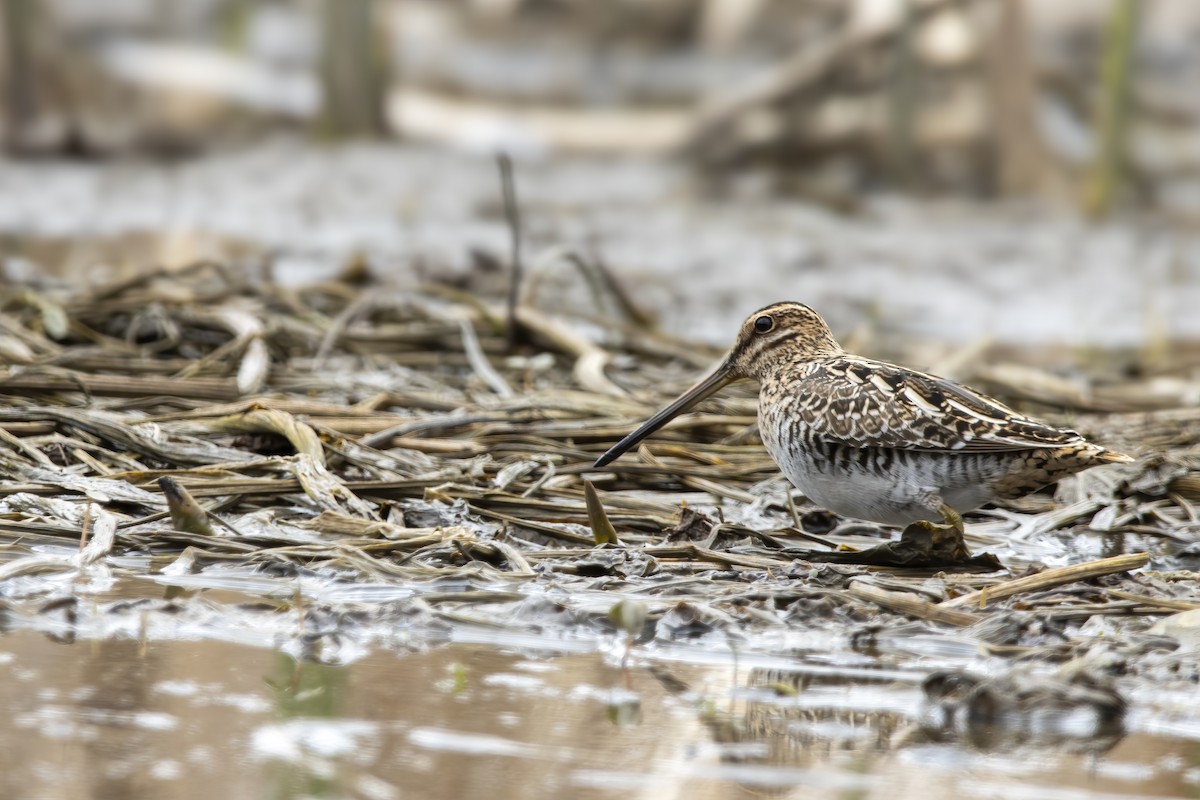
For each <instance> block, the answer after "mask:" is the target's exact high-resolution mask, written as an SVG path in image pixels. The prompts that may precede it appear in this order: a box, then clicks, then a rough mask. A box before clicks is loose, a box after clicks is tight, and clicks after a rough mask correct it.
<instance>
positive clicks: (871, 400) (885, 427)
mask: <svg viewBox="0 0 1200 800" xmlns="http://www.w3.org/2000/svg"><path fill="white" fill-rule="evenodd" d="M797 390H798V391H797V396H796V397H795V398H794V403H795V406H794V409H795V412H797V413H801V414H803V415H804V417H805V419H806V422H807V424H808V426H809V429H810V430H811V431H812V434H813V435H814V436H815V437H818V438H820V439H823V440H825V441H834V442H840V443H843V444H847V445H851V446H854V447H887V448H895V449H901V450H928V451H949V452H958V453H979V452H1000V451H1011V450H1028V449H1033V448H1041V447H1059V446H1062V445H1069V444H1073V443H1078V442H1080V441H1081V440H1082V437H1080V435H1079V434H1078V433H1076V432H1075V431H1071V430H1065V429H1061V428H1055V427H1053V426H1050V425H1047V424H1046V423H1044V422H1039V421H1037V420H1035V419H1030V418H1029V417H1026V416H1025V415H1023V414H1021V413H1019V412H1017V411H1014V410H1013V409H1011V408H1008V407H1006V406H1004V405H1003V404H1001V403H999V402H997V401H995V400H992V399H991V398H989V397H986V396H984V395H982V394H980V393H979V392H976V391H975V390H973V389H970V388H968V387H966V386H962V385H961V384H957V383H954V382H953V381H950V380H947V379H945V378H939V377H937V376H935V375H928V374H926V373H923V372H917V371H916V370H910V369H906V368H904V367H900V366H897V365H895V364H888V363H886V362H881V361H872V360H869V359H864V358H857V357H853V356H842V357H838V358H835V359H830V360H827V361H823V362H820V363H818V364H814V365H813V367H812V369H811V371H810V372H809V373H808V375H807V376H806V377H805V379H804V380H803V381H802V385H801V386H798V387H797Z"/></svg>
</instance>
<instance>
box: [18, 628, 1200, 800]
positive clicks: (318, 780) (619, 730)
mask: <svg viewBox="0 0 1200 800" xmlns="http://www.w3.org/2000/svg"><path fill="white" fill-rule="evenodd" d="M534 644H536V643H534ZM554 648H555V646H554V644H553V643H551V642H543V643H542V646H540V647H538V646H532V647H531V642H525V643H524V644H523V646H522V647H515V646H513V647H506V646H503V645H502V644H501V645H499V646H492V645H483V644H471V643H465V642H464V643H456V644H450V645H447V646H442V647H436V648H432V649H429V650H423V651H417V652H396V651H393V650H388V649H374V650H372V651H371V652H370V653H369V654H367V655H366V656H365V657H363V658H361V659H359V660H357V661H355V662H353V663H350V664H347V665H342V666H337V665H323V664H317V663H298V662H297V661H295V660H293V659H292V658H291V657H290V656H288V655H284V654H282V653H280V652H274V651H272V650H269V649H262V648H255V647H250V646H245V645H236V644H229V643H224V642H215V641H188V640H178V639H175V640H149V641H138V640H137V639H126V638H118V639H106V640H83V639H80V640H76V641H75V642H73V643H71V644H65V643H62V642H59V641H54V640H53V639H52V638H50V637H48V636H46V635H44V634H41V633H34V632H32V631H16V632H12V633H10V634H8V635H7V636H5V637H3V638H2V639H0V708H3V713H4V716H5V718H6V719H8V720H9V723H8V724H7V725H6V726H5V727H4V729H3V730H4V733H3V734H2V735H0V752H2V753H3V754H4V756H3V759H2V760H3V761H4V762H5V768H4V769H3V771H2V772H0V794H2V795H3V796H4V797H30V798H32V797H37V798H79V797H98V798H129V799H130V800H135V799H136V798H163V797H171V798H208V797H275V798H293V797H362V798H418V797H436V798H452V797H491V798H497V799H499V798H559V797H581V798H606V797H612V798H625V797H638V796H640V797H655V798H659V797H693V798H727V797H747V798H750V797H764V796H765V797H797V798H799V797H804V798H812V797H831V798H832V797H861V798H885V797H886V798H891V799H892V800H899V798H922V799H923V800H932V799H934V798H955V797H964V796H971V797H1006V798H1011V797H1030V798H1032V797H1038V798H1064V799H1065V798H1078V797H1085V796H1086V797H1134V796H1137V797H1142V796H1145V797H1194V796H1196V793H1197V792H1198V791H1200V748H1198V747H1197V745H1196V743H1195V741H1194V740H1193V741H1187V740H1183V739H1179V738H1172V737H1171V736H1170V734H1169V731H1158V732H1157V733H1156V732H1153V731H1151V730H1138V729H1137V726H1136V724H1135V726H1134V729H1133V730H1131V731H1130V732H1129V733H1128V735H1126V736H1125V738H1123V739H1122V740H1121V741H1119V742H1118V743H1117V744H1116V746H1115V747H1113V748H1112V749H1111V750H1109V751H1108V752H1106V753H1103V754H1099V755H1097V754H1088V753H1072V752H1068V751H1064V750H1060V749H1055V748H1037V749H1034V748H1030V747H1024V748H1023V747H1020V746H1018V745H1013V744H1011V743H1010V744H1009V745H1006V746H1004V747H1003V748H1000V749H999V750H992V751H989V750H981V749H977V748H972V747H966V746H960V745H953V744H939V743H929V742H925V743H921V742H920V741H919V739H914V738H912V737H910V736H909V735H908V733H907V730H908V729H910V728H912V726H913V723H914V721H915V720H916V718H917V717H918V716H919V714H920V711H919V708H920V697H919V695H920V693H919V691H918V689H917V687H916V686H915V685H913V684H912V683H911V682H909V681H906V680H889V679H888V676H887V675H886V674H883V673H881V679H880V680H872V681H847V680H845V679H841V678H830V677H824V678H822V677H819V676H816V677H815V676H813V675H811V674H810V675H807V676H801V677H800V679H799V680H797V676H796V675H794V674H791V675H789V673H788V671H787V670H786V669H784V670H771V671H764V670H761V669H755V668H750V667H747V666H745V665H737V664H735V663H733V662H732V661H728V662H727V663H713V664H696V663H692V664H686V663H681V662H679V661H677V660H671V659H663V658H662V655H663V654H658V655H657V656H656V655H654V654H652V653H647V654H643V655H638V654H637V653H636V651H635V654H634V657H633V658H632V660H631V664H630V666H629V667H628V668H627V669H626V670H622V669H621V668H620V666H619V664H618V663H617V662H616V660H615V659H614V657H613V654H612V653H605V652H603V650H604V648H603V647H601V648H598V649H589V650H586V651H582V652H569V653H564V652H562V651H561V650H558V651H556V650H555V649H554ZM892 677H893V678H894V677H897V676H892ZM781 681H782V682H784V683H787V682H789V681H790V682H791V684H792V685H794V686H797V687H798V689H799V691H798V692H797V693H795V694H783V693H780V692H778V691H772V690H770V689H768V688H765V687H768V686H773V685H777V684H779V683H780V682H781Z"/></svg>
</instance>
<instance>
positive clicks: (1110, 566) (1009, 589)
mask: <svg viewBox="0 0 1200 800" xmlns="http://www.w3.org/2000/svg"><path fill="white" fill-rule="evenodd" d="M1149 562H1150V555H1149V554H1148V553H1127V554H1125V555H1121V556H1113V557H1112V558H1102V559H1100V560H1098V561H1088V562H1087V563H1085V564H1074V565H1072V566H1070V567H1059V568H1058V569H1048V570H1046V571H1045V572H1039V573H1038V574H1037V575H1028V576H1026V577H1024V578H1017V579H1016V580H1012V581H1006V582H1005V583H999V584H996V585H995V586H989V587H987V588H986V589H980V590H979V591H977V592H971V593H970V594H964V595H962V596H961V597H954V598H951V599H949V600H945V601H943V602H941V603H938V606H939V607H940V608H963V607H967V606H978V607H979V608H986V607H987V604H988V601H990V600H1002V599H1003V598H1005V597H1012V596H1013V595H1017V594H1021V593H1023V592H1040V591H1044V590H1046V589H1053V588H1054V587H1055V586H1062V585H1064V584H1068V583H1075V582H1076V581H1084V580H1088V579H1089V578H1098V577H1100V576H1101V575H1112V574H1113V573H1115V572H1128V571H1129V570H1134V569H1140V568H1141V567H1144V566H1146V564H1148V563H1149Z"/></svg>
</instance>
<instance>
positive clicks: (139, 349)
mask: <svg viewBox="0 0 1200 800" xmlns="http://www.w3.org/2000/svg"><path fill="white" fill-rule="evenodd" d="M593 277H594V276H593ZM596 285H597V286H598V287H599V288H598V289H597V300H598V302H597V306H598V307H603V308H611V309H612V310H611V311H606V312H605V313H602V314H597V316H596V317H595V318H591V319H569V320H568V319H564V318H560V317H556V316H554V315H553V314H551V313H548V312H546V311H543V310H539V309H536V308H533V307H529V306H518V307H515V308H512V307H510V308H505V307H504V305H503V304H501V303H492V302H489V301H485V300H480V299H478V298H476V297H473V296H469V295H465V294H462V293H461V292H458V291H456V290H454V289H450V288H446V287H436V286H431V287H425V288H422V289H420V290H414V291H412V292H408V293H400V294H390V295H389V294H386V293H383V292H381V291H380V290H379V289H378V287H374V286H361V285H354V284H353V283H350V282H347V283H336V284H323V285H317V286H311V287H307V288H302V289H293V288H283V287H279V286H275V285H271V284H264V283H256V282H253V281H250V280H249V279H246V278H244V277H242V276H241V275H240V274H239V273H237V272H236V271H234V270H231V269H228V268H225V267H223V266H222V265H217V264H198V265H195V266H193V267H191V268H189V269H186V270H182V271H178V272H175V273H172V274H167V273H152V274H147V275H144V276H142V277H139V278H137V279H133V280H128V281H125V282H123V283H121V284H113V285H108V286H103V287H99V288H89V289H80V290H76V291H75V292H74V293H64V294H62V295H50V294H37V293H34V292H32V291H10V292H6V293H5V299H4V300H3V302H2V306H0V356H2V358H3V359H4V361H6V362H7V366H5V367H4V368H3V369H2V370H0V395H3V397H4V401H3V404H2V405H0V442H2V443H3V446H2V447H0V474H2V477H3V480H2V482H0V542H2V543H3V544H2V548H3V549H2V552H0V556H2V560H0V599H2V600H3V603H4V608H3V611H4V614H3V621H4V624H5V625H6V626H7V627H9V628H14V627H26V628H33V629H36V630H42V631H45V632H46V633H48V634H50V635H52V636H55V637H59V638H63V639H68V640H69V639H71V638H74V637H77V636H78V637H112V636H116V637H143V638H155V637H179V636H186V637H201V638H204V637H208V638H216V639H223V640H232V641H238V642H245V643H251V644H258V645H269V646H273V647H277V648H280V649H283V650H285V651H286V652H289V653H292V654H293V655H295V656H297V657H300V658H303V659H309V660H316V661H326V662H346V661H351V660H353V659H355V658H356V657H358V656H359V655H361V654H362V653H364V652H365V651H366V649H367V648H369V647H372V646H384V647H392V648H400V649H404V648H424V647H427V646H430V645H433V644H437V643H441V642H446V641H460V642H476V643H480V642H484V643H486V642H495V643H505V644H507V645H509V646H517V647H523V648H526V649H529V648H532V649H535V650H536V649H539V648H540V649H542V650H545V651H548V652H549V651H563V652H565V651H570V650H577V649H578V648H579V647H581V646H582V647H585V648H586V647H598V646H599V645H598V644H597V643H603V642H608V643H610V644H611V643H615V644H614V645H613V647H614V648H615V649H614V651H613V652H614V653H616V655H614V658H618V659H620V660H623V661H624V662H625V663H628V661H629V659H630V657H631V653H632V658H633V660H634V661H635V662H636V661H638V660H639V659H640V660H642V662H643V663H646V662H656V663H657V664H658V666H657V667H655V669H659V670H666V672H669V665H670V663H672V662H677V661H680V660H685V661H693V662H696V663H713V662H712V661H711V659H712V658H731V657H732V658H737V659H742V660H743V662H744V663H749V664H751V665H754V664H757V665H758V671H757V672H756V673H754V675H756V676H757V677H755V678H754V679H755V680H758V681H760V682H761V684H762V686H761V687H760V690H759V691H760V693H761V692H766V695H762V696H770V697H774V698H777V699H778V700H779V701H780V702H784V703H786V698H787V697H790V696H793V695H794V694H795V687H794V684H795V682H796V680H798V678H796V676H797V675H800V676H805V675H807V676H810V677H811V676H812V675H818V674H819V675H822V676H825V677H828V676H830V675H842V676H843V678H844V679H845V680H849V681H853V680H856V679H861V678H865V677H866V676H868V675H874V676H876V677H877V678H878V679H881V680H902V681H904V682H906V683H908V684H909V685H916V684H923V685H924V687H925V689H924V691H925V694H926V697H927V699H928V704H929V714H928V715H929V717H930V718H931V719H934V720H936V724H935V725H934V726H933V727H934V728H935V729H937V730H942V731H946V730H950V731H954V730H959V731H965V732H966V733H967V734H969V735H971V736H974V737H980V736H984V734H983V733H980V728H979V724H981V723H980V721H981V720H982V721H983V723H988V725H986V726H985V728H986V729H987V730H992V729H993V728H992V727H991V723H992V722H994V721H995V720H996V719H999V718H1001V717H1005V715H1009V716H1011V712H1013V711H1014V709H1015V710H1016V711H1018V712H1019V711H1020V710H1021V704H1022V703H1025V704H1026V705H1027V706H1029V707H1037V708H1041V709H1046V708H1051V709H1053V708H1057V707H1059V706H1062V707H1072V706H1086V707H1088V708H1091V709H1092V711H1093V712H1094V713H1093V719H1094V725H1093V726H1092V727H1091V728H1088V729H1087V730H1088V731H1090V732H1089V733H1087V736H1093V737H1094V738H1095V740H1096V741H1108V740H1107V739H1105V737H1104V736H1102V735H1101V733H1111V729H1112V728H1113V726H1114V725H1116V726H1117V727H1118V728H1119V726H1120V725H1121V724H1122V720H1123V719H1124V717H1125V712H1126V709H1127V705H1128V704H1127V699H1126V695H1128V694H1129V693H1130V692H1132V693H1133V695H1135V696H1141V697H1145V696H1146V694H1147V690H1146V688H1145V687H1147V686H1159V687H1168V686H1171V687H1177V688H1178V687H1182V689H1181V690H1180V691H1181V692H1182V695H1180V696H1183V697H1194V691H1195V685H1196V681H1197V678H1198V677H1200V659H1197V656H1196V651H1197V649H1200V634H1197V630H1200V629H1198V628H1197V615H1200V610H1198V609H1200V592H1198V591H1197V589H1198V586H1200V584H1198V582H1197V573H1196V572H1195V571H1194V570H1195V569H1196V567H1197V564H1198V563H1200V545H1198V544H1197V530H1198V529H1200V514H1198V512H1197V508H1196V507H1195V505H1194V501H1195V500H1196V498H1198V497H1200V471H1198V468H1200V450H1198V442H1200V410H1195V409H1182V410H1157V411H1152V412H1136V413H1123V414H1107V415H1093V416H1079V415H1076V416H1074V417H1073V418H1072V419H1071V423H1072V425H1073V426H1075V427H1077V428H1079V429H1081V430H1082V431H1084V432H1085V433H1087V434H1088V435H1090V436H1094V437H1096V438H1097V439H1098V440H1099V441H1101V442H1104V443H1105V444H1109V445H1111V446H1114V447H1116V448H1118V449H1121V450H1124V451H1126V452H1131V453H1134V454H1137V455H1139V456H1140V458H1139V460H1138V462H1137V463H1135V464H1131V465H1114V466H1110V467H1104V468H1100V469H1094V470H1091V471H1089V472H1086V473H1083V474H1082V475H1079V476H1074V477H1072V478H1070V479H1068V480H1066V481H1064V482H1063V483H1062V484H1060V485H1059V486H1058V487H1057V489H1056V490H1054V492H1053V493H1042V494H1038V495H1035V496H1033V497H1030V498H1025V499H1023V500H1022V501H1020V502H1018V503H1014V504H1011V505H1008V506H1004V507H1001V508H994V509H989V510H985V511H983V512H980V513H977V514H975V515H972V516H971V517H969V518H968V524H967V532H968V539H969V540H970V544H971V547H972V549H973V551H976V552H981V551H984V550H986V551H988V552H991V553H993V554H994V555H995V556H996V557H997V558H998V559H999V563H1000V564H1001V565H1002V568H1001V569H990V570H989V571H983V572H980V571H977V570H976V571H972V570H970V569H962V570H950V569H941V568H936V567H934V568H931V567H921V566H920V565H919V562H916V564H917V565H916V566H910V567H895V566H892V567H880V566H871V565H864V564H861V563H855V561H856V558H855V554H856V553H861V552H863V551H866V550H868V549H869V548H872V547H875V546H877V545H879V544H881V543H885V542H887V541H889V540H890V539H893V538H895V537H896V535H897V534H896V532H895V531H888V530H881V529H879V528H877V527H875V526H870V525H864V524H862V523H859V522H856V521H853V520H843V519H838V518H836V517H834V516H832V515H830V514H829V513H828V512H824V511H821V510H819V509H815V508H812V507H811V506H809V505H807V504H806V502H805V501H804V499H803V498H802V497H799V496H797V495H795V494H794V493H793V492H792V491H791V490H790V487H789V486H788V484H786V482H785V481H784V479H783V478H782V477H781V476H780V475H779V473H778V471H777V470H776V468H775V466H774V464H773V463H772V462H771V461H770V459H769V458H768V457H767V455H766V453H765V451H764V450H763V449H762V447H761V445H760V444H759V442H758V438H757V433H756V428H755V401H754V397H753V389H752V387H749V386H747V387H743V388H741V389H739V388H737V387H735V388H734V389H732V390H731V391H729V392H726V393H725V394H724V395H722V396H721V397H719V398H716V399H714V400H712V401H709V402H708V403H706V404H704V405H702V406H701V407H700V410H699V411H697V412H696V413H692V414H689V415H687V416H686V417H683V418H681V419H679V420H677V421H676V422H674V423H673V424H672V425H671V426H669V427H668V428H667V429H666V430H665V431H664V432H663V433H661V434H660V435H659V436H657V437H656V438H655V439H653V440H652V441H650V442H649V443H648V444H646V445H644V446H643V447H642V448H641V450H640V451H639V453H638V454H637V456H636V457H633V456H630V457H627V458H625V459H623V460H622V461H621V462H620V463H619V464H617V465H614V466H613V467H610V468H607V469H605V470H603V471H594V470H593V469H592V467H591V464H592V462H593V461H594V460H595V458H596V457H597V456H598V455H599V454H600V453H601V452H603V451H604V449H606V448H607V447H608V446H609V445H610V444H611V443H612V442H614V441H616V440H617V439H618V438H620V436H622V435H624V434H625V433H627V432H628V431H629V430H630V429H631V427H632V426H634V425H636V424H637V423H638V422H640V421H641V420H642V419H644V418H645V417H646V416H647V415H648V414H649V413H652V412H653V411H654V410H656V409H657V408H659V407H661V404H662V401H663V399H664V398H669V397H672V396H674V394H675V393H676V392H677V390H678V389H679V388H681V387H683V386H685V385H687V384H689V383H690V382H691V380H692V379H693V378H694V376H695V375H696V374H697V373H698V372H699V371H700V370H702V369H703V368H705V367H706V366H708V365H709V364H710V363H711V362H712V361H713V360H715V358H716V357H717V356H718V355H719V354H718V353H716V352H714V351H711V350H707V349H704V348H701V347H696V346H692V345H690V344H688V343H686V342H680V341H676V340H673V339H671V338H670V337H667V336H664V335H661V334H659V333H657V332H655V330H654V329H653V328H652V327H651V326H649V325H648V324H646V322H645V320H644V319H642V318H640V317H639V316H638V315H636V314H631V313H628V311H629V306H628V304H622V302H621V296H620V293H619V292H617V291H615V290H614V289H613V287H611V286H609V287H607V288H606V287H605V285H604V282H603V281H600V280H597V282H596ZM510 333H512V334H515V335H513V336H510ZM1045 385H1046V384H1045V383H1044V382H1035V385H1033V387H1032V388H1031V389H1030V390H1029V392H1027V393H1023V392H1022V391H1021V387H1020V385H1016V384H1014V383H1011V382H1010V383H1009V384H1008V385H1007V386H1006V387H1005V389H1006V395H1007V399H1010V400H1013V401H1014V402H1017V403H1021V402H1022V401H1030V400H1031V399H1042V400H1043V401H1044V400H1045V399H1046V398H1045ZM1076 391H1078V387H1076ZM1063 405H1064V404H1060V405H1059V411H1060V413H1061V412H1063V411H1064V408H1063ZM1035 410H1037V411H1038V412H1039V413H1043V414H1044V415H1047V414H1046V407H1045V406H1038V407H1037V408H1036V409H1035ZM1065 410H1067V411H1069V410H1070V409H1065ZM1049 415H1051V416H1052V414H1049ZM981 667H982V668H984V671H985V672H986V673H988V675H987V676H984V675H982V674H976V673H974V672H972V671H971V669H972V668H974V669H979V668H981ZM663 674H664V675H666V673H663ZM763 675H767V677H766V678H763V677H762V676H763ZM1023 675H1030V676H1033V677H1029V678H1023V677H1021V676H1023ZM662 679H663V680H669V676H667V677H663V678H662ZM1014 685H1020V686H1021V687H1022V689H1021V691H1016V690H1014V689H1013V686H1014ZM789 687H791V688H789ZM1165 696H1175V695H1160V697H1165ZM1163 702H1166V701H1163ZM1184 706H1189V704H1187V703H1182V702H1180V703H1176V704H1174V705H1173V706H1172V708H1173V709H1174V710H1165V709H1160V712H1161V713H1160V715H1159V717H1157V718H1159V719H1162V718H1166V717H1170V715H1171V714H1179V715H1183V716H1182V717H1181V718H1180V720H1181V721H1178V726H1182V728H1179V727H1177V728H1176V730H1180V729H1186V730H1189V731H1190V734H1189V735H1190V736H1197V737H1200V720H1198V719H1197V718H1196V716H1195V713H1196V712H1195V710H1194V704H1192V705H1190V706H1189V710H1185V709H1184ZM1164 714H1165V715H1166V717H1163V716H1162V715H1164ZM1018 730H1020V728H1018Z"/></svg>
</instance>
